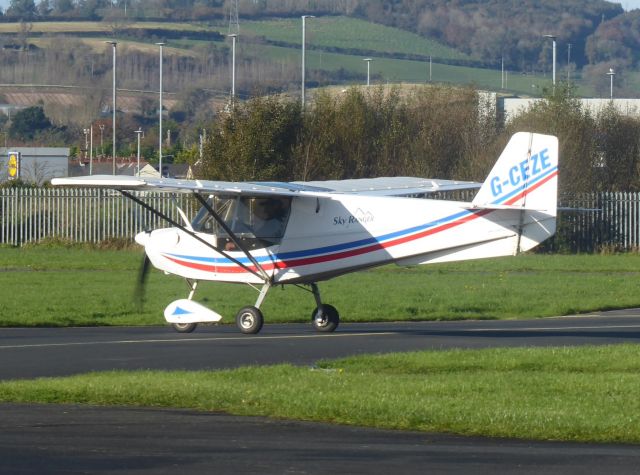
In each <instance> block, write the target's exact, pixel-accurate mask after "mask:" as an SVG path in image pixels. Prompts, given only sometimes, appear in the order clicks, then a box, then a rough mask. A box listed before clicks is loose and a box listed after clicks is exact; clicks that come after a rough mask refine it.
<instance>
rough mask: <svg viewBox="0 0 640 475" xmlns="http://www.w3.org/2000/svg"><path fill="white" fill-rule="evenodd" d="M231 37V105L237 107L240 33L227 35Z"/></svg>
mask: <svg viewBox="0 0 640 475" xmlns="http://www.w3.org/2000/svg"><path fill="white" fill-rule="evenodd" d="M227 36H228V37H229V38H231V107H232V108H233V107H235V103H236V38H237V37H238V35H237V34H236V33H233V34H231V35H227Z"/></svg>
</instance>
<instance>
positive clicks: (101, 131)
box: [98, 124, 104, 156]
mask: <svg viewBox="0 0 640 475" xmlns="http://www.w3.org/2000/svg"><path fill="white" fill-rule="evenodd" d="M98 127H100V155H102V156H104V145H103V143H102V134H103V132H104V124H100V125H98Z"/></svg>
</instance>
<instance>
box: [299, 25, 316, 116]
mask: <svg viewBox="0 0 640 475" xmlns="http://www.w3.org/2000/svg"><path fill="white" fill-rule="evenodd" d="M307 18H315V16H313V15H302V94H301V98H302V110H303V111H304V70H305V57H304V53H305V48H306V42H307V31H306V20H307Z"/></svg>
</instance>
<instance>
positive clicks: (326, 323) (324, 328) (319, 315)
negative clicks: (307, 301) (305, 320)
mask: <svg viewBox="0 0 640 475" xmlns="http://www.w3.org/2000/svg"><path fill="white" fill-rule="evenodd" d="M311 292H313V297H314V298H315V300H316V305H317V307H316V309H315V310H314V311H313V313H312V314H311V322H312V324H313V327H314V328H315V329H316V330H317V331H319V332H325V333H330V332H332V331H334V330H335V329H336V328H338V324H339V323H340V314H338V311H337V310H336V308H335V307H334V306H333V305H329V304H324V303H322V299H321V297H320V290H319V289H318V285H317V284H311Z"/></svg>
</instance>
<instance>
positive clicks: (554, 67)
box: [544, 35, 556, 92]
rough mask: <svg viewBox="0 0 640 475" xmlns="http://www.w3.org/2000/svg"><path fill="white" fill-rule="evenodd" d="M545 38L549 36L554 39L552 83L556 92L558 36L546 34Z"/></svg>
mask: <svg viewBox="0 0 640 475" xmlns="http://www.w3.org/2000/svg"><path fill="white" fill-rule="evenodd" d="M544 37H545V38H549V39H550V40H552V41H553V66H552V68H553V76H552V78H553V80H552V84H553V90H554V92H555V90H556V36H555V35H544Z"/></svg>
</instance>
